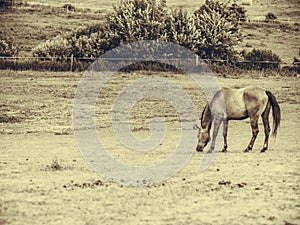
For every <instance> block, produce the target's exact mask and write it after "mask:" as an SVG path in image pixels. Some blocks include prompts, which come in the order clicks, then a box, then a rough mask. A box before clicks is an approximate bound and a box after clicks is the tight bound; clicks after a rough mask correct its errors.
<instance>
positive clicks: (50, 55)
mask: <svg viewBox="0 0 300 225" xmlns="http://www.w3.org/2000/svg"><path fill="white" fill-rule="evenodd" d="M72 51H73V50H72V46H71V45H70V43H69V41H68V40H67V39H66V38H63V37H61V36H57V37H56V38H54V39H52V40H47V41H46V42H45V43H42V44H40V45H38V46H37V47H35V48H34V49H33V51H32V54H33V56H36V57H41V58H43V59H51V60H62V59H67V58H68V57H71V55H72Z"/></svg>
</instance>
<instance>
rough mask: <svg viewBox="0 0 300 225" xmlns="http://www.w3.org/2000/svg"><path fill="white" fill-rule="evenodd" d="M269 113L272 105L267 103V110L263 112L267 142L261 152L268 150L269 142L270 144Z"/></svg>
mask: <svg viewBox="0 0 300 225" xmlns="http://www.w3.org/2000/svg"><path fill="white" fill-rule="evenodd" d="M269 113H270V105H269V104H268V105H267V108H266V110H265V111H264V112H263V114H262V115H261V117H262V121H263V125H264V130H265V142H264V146H263V148H262V150H261V151H260V152H265V151H266V150H268V144H269V135H270V131H271V129H270V124H269Z"/></svg>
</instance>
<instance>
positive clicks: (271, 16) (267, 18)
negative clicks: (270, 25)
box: [265, 12, 277, 21]
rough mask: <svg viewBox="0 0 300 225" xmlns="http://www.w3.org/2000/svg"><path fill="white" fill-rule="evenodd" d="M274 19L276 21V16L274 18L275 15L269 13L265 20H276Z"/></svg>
mask: <svg viewBox="0 0 300 225" xmlns="http://www.w3.org/2000/svg"><path fill="white" fill-rule="evenodd" d="M276 19H277V16H275V14H274V13H271V12H269V13H268V14H267V15H266V18H265V20H266V21H271V20H276Z"/></svg>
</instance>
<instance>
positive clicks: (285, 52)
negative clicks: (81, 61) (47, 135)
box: [0, 0, 300, 65]
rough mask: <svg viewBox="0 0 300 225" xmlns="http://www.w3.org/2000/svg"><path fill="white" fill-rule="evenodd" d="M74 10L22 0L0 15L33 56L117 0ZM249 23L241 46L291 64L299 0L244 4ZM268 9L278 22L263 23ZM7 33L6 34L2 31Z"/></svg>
mask: <svg viewBox="0 0 300 225" xmlns="http://www.w3.org/2000/svg"><path fill="white" fill-rule="evenodd" d="M203 2H204V0H201V1H197V2H196V1H187V0H185V1H179V0H168V1H167V5H168V6H169V7H182V8H184V9H187V10H189V11H195V10H196V9H197V8H199V7H200V5H201V4H202V3H203ZM68 3H70V4H72V5H73V6H75V11H68V10H66V9H64V8H63V5H64V4H65V1H62V0H54V1H51V2H49V1H44V0H36V1H23V3H22V4H17V5H16V6H15V7H14V9H13V10H12V11H10V12H5V13H3V12H2V13H1V14H0V18H1V25H0V26H1V31H0V32H1V33H2V35H5V36H6V37H10V38H11V39H12V40H13V42H14V44H15V45H16V46H17V48H18V49H19V56H28V55H30V50H31V49H32V48H33V47H34V46H36V45H37V44H39V43H41V42H43V41H45V40H47V39H51V38H53V37H55V36H57V35H59V34H64V33H66V32H69V31H71V30H73V29H76V28H78V27H80V26H86V25H88V24H91V23H96V22H98V21H101V20H102V19H103V17H104V16H105V15H106V14H107V13H108V12H109V11H111V10H112V9H113V5H114V4H117V3H118V1H116V0H114V1H107V0H100V1H98V0H86V1H84V3H83V2H82V1H81V2H80V1H78V0H71V1H68ZM244 7H245V8H246V10H247V16H248V22H247V23H246V24H245V25H243V26H242V27H241V29H242V33H243V35H244V41H243V42H242V43H241V44H240V45H239V46H237V48H238V49H240V50H242V49H247V50H251V49H253V48H263V49H265V48H267V49H271V50H272V51H273V52H275V53H276V54H278V55H279V56H280V57H281V58H282V60H283V64H288V65H289V64H291V63H292V61H293V58H294V57H297V56H298V54H299V50H300V44H299V43H300V35H299V34H300V25H299V23H298V22H297V21H300V3H299V1H298V0H290V1H287V0H263V1H259V2H258V1H254V3H253V5H252V6H250V5H245V6H244ZM269 12H272V13H274V14H275V15H276V16H277V22H271V23H265V22H263V20H264V18H265V15H266V14H267V13H269ZM3 33H4V34H3Z"/></svg>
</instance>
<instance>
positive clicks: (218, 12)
mask: <svg viewBox="0 0 300 225" xmlns="http://www.w3.org/2000/svg"><path fill="white" fill-rule="evenodd" d="M234 7H237V6H234ZM231 10H232V9H230V8H229V7H228V6H227V5H226V4H224V3H222V2H219V1H216V0H206V2H205V4H204V5H203V6H201V7H200V9H199V10H197V11H196V12H195V15H196V16H197V17H198V19H199V20H198V21H199V22H198V24H197V29H199V30H200V31H201V34H200V37H199V38H201V39H202V42H203V43H202V45H201V46H200V47H199V49H198V51H197V54H198V55H200V57H201V58H204V59H213V60H225V61H227V60H228V61H235V60H236V56H237V52H236V51H235V50H234V48H233V46H234V45H236V44H238V43H239V42H241V41H242V35H241V33H240V29H239V27H238V21H239V19H238V18H236V16H237V14H234V13H232V12H231Z"/></svg>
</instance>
